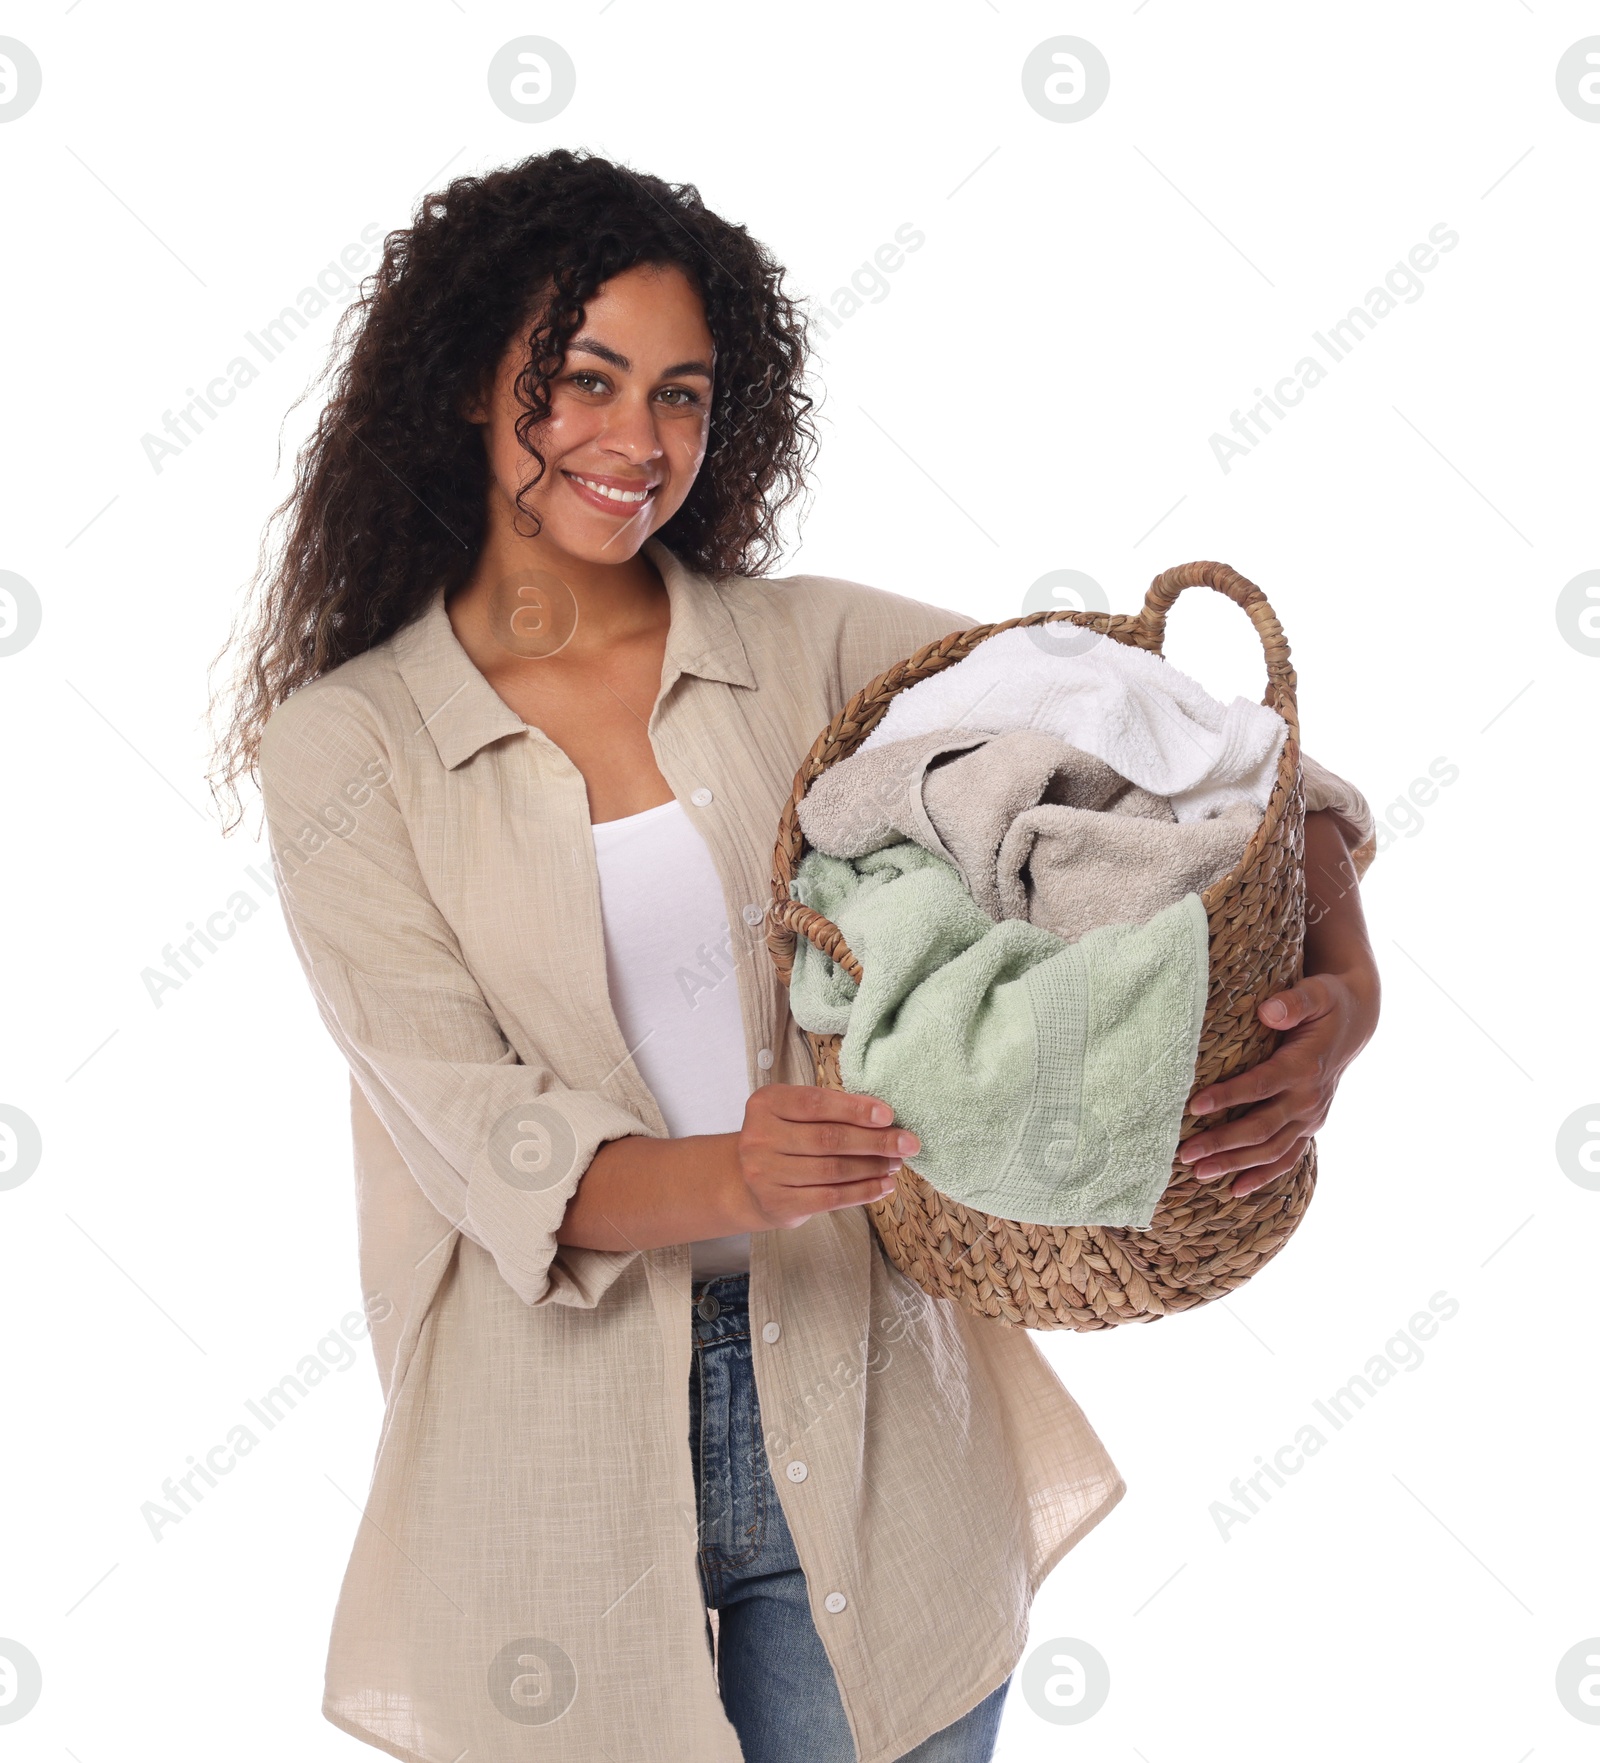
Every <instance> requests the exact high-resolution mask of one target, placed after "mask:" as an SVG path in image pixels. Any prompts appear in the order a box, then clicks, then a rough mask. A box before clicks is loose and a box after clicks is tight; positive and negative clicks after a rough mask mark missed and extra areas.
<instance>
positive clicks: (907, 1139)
mask: <svg viewBox="0 0 1600 1763" xmlns="http://www.w3.org/2000/svg"><path fill="white" fill-rule="evenodd" d="M894 1148H895V1149H896V1150H897V1151H903V1152H904V1153H905V1155H906V1156H907V1157H915V1156H916V1154H917V1152H918V1151H920V1150H921V1149H922V1140H921V1139H919V1138H918V1137H917V1135H916V1134H915V1133H914V1132H903V1133H901V1135H900V1136H899V1138H897V1139H896V1140H895V1142H894Z"/></svg>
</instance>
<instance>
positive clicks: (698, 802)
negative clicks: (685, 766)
mask: <svg viewBox="0 0 1600 1763" xmlns="http://www.w3.org/2000/svg"><path fill="white" fill-rule="evenodd" d="M689 800H690V801H691V802H693V803H694V805H695V807H696V808H709V807H710V806H711V792H710V790H708V789H707V788H706V787H705V785H704V784H701V786H700V788H699V789H698V790H695V791H694V792H693V793H692V794H691V795H690V797H689Z"/></svg>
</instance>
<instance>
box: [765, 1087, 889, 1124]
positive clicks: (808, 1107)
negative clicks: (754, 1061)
mask: <svg viewBox="0 0 1600 1763" xmlns="http://www.w3.org/2000/svg"><path fill="white" fill-rule="evenodd" d="M757 1093H758V1094H760V1095H765V1096H767V1097H769V1098H770V1106H771V1107H772V1108H773V1110H774V1111H775V1112H776V1114H777V1115H778V1118H779V1119H780V1120H801V1121H811V1120H842V1121H847V1122H849V1123H851V1124H852V1125H855V1126H888V1125H889V1124H890V1122H891V1121H892V1120H893V1119H894V1109H892V1108H891V1107H890V1106H889V1104H888V1103H887V1102H885V1101H883V1100H881V1099H880V1098H879V1097H877V1096H858V1095H854V1094H853V1093H852V1092H851V1091H849V1090H831V1089H827V1088H825V1087H824V1086H823V1085H821V1084H768V1085H767V1086H766V1087H765V1088H764V1089H763V1090H760V1091H758V1092H757Z"/></svg>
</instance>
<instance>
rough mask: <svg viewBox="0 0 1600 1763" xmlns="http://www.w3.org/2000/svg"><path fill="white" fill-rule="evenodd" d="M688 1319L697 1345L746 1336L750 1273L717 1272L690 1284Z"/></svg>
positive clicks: (747, 1329)
mask: <svg viewBox="0 0 1600 1763" xmlns="http://www.w3.org/2000/svg"><path fill="white" fill-rule="evenodd" d="M690 1295H691V1308H690V1311H689V1321H690V1323H691V1325H692V1328H693V1332H694V1344H695V1346H697V1347H704V1346H710V1345H711V1344H712V1343H713V1342H716V1341H725V1340H738V1339H743V1338H747V1337H748V1336H749V1333H750V1275H749V1274H748V1273H719V1274H717V1275H715V1277H713V1278H711V1279H697V1280H694V1281H693V1282H692V1283H691V1285H690Z"/></svg>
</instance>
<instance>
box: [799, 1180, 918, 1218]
mask: <svg viewBox="0 0 1600 1763" xmlns="http://www.w3.org/2000/svg"><path fill="white" fill-rule="evenodd" d="M894 1186H895V1178H894V1176H893V1175H892V1174H891V1175H874V1176H870V1177H868V1178H867V1180H865V1181H857V1182H845V1183H843V1184H841V1185H839V1186H836V1187H825V1188H809V1189H806V1188H792V1189H790V1192H791V1193H793V1194H795V1195H796V1196H797V1197H798V1196H800V1195H806V1196H808V1197H807V1198H806V1199H805V1201H804V1204H806V1205H807V1206H809V1207H810V1208H811V1211H810V1212H808V1213H806V1214H805V1217H802V1218H797V1219H795V1220H793V1222H794V1223H796V1224H804V1223H805V1220H806V1218H809V1217H811V1216H812V1215H813V1214H814V1213H817V1212H837V1211H839V1210H840V1209H841V1208H842V1207H845V1206H865V1205H866V1204H868V1202H869V1201H872V1200H884V1199H887V1198H888V1197H889V1195H890V1194H892V1193H893V1192H894Z"/></svg>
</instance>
